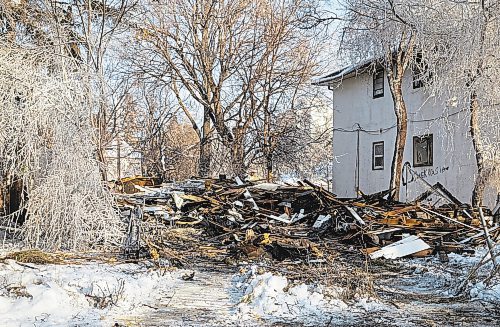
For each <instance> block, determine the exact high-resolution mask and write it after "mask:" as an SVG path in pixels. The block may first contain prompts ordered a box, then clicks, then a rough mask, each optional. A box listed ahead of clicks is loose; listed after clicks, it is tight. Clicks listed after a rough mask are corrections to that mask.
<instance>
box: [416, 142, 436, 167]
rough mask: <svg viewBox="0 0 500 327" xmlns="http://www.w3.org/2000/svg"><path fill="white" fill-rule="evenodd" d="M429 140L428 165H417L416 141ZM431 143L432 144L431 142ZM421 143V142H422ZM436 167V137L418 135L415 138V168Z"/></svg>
mask: <svg viewBox="0 0 500 327" xmlns="http://www.w3.org/2000/svg"><path fill="white" fill-rule="evenodd" d="M422 139H426V140H427V142H428V143H427V146H428V148H429V149H428V150H427V151H428V152H429V160H428V162H427V163H417V151H416V149H415V148H416V141H417V140H419V141H420V140H422ZM429 141H430V142H429ZM420 143H421V142H420ZM433 165H434V135H433V134H425V135H416V136H413V167H430V166H433Z"/></svg>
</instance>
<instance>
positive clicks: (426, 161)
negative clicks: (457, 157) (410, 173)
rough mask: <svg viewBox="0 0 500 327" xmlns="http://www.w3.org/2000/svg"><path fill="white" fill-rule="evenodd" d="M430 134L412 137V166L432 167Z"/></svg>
mask: <svg viewBox="0 0 500 327" xmlns="http://www.w3.org/2000/svg"><path fill="white" fill-rule="evenodd" d="M432 143H433V140H432V134H429V135H423V136H414V137H413V166H414V167H422V166H432V159H433V158H432V147H433V144H432Z"/></svg>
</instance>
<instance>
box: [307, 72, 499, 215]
mask: <svg viewBox="0 0 500 327" xmlns="http://www.w3.org/2000/svg"><path fill="white" fill-rule="evenodd" d="M315 84H316V85H320V86H328V88H329V89H330V90H332V91H333V112H334V115H333V126H334V133H333V152H334V162H333V168H332V172H333V192H334V193H336V194H337V195H338V196H340V197H355V196H356V195H357V190H360V191H362V192H363V193H365V194H369V193H376V192H379V191H383V190H386V189H388V188H389V183H390V176H391V174H390V171H391V163H392V157H393V152H394V142H395V137H396V117H395V114H394V109H393V108H394V107H393V100H392V96H391V92H390V89H389V85H388V82H387V78H386V74H385V72H384V70H383V69H377V70H375V71H374V69H373V65H372V63H365V64H364V65H359V66H353V67H348V68H345V69H342V70H339V71H336V72H334V73H332V74H329V75H327V76H324V77H322V78H320V79H319V80H317V81H316V82H315ZM403 96H404V98H405V101H406V106H407V110H408V120H409V121H408V136H407V141H406V148H405V153H404V158H403V163H407V164H406V166H407V168H408V167H409V168H410V169H405V170H403V174H402V175H403V176H402V177H403V180H402V184H401V193H400V199H401V200H402V201H412V200H414V199H415V198H416V197H417V196H419V195H420V194H422V193H423V192H425V191H428V190H429V188H430V185H436V183H438V182H439V183H440V185H441V187H444V188H445V189H447V190H448V191H449V192H450V193H451V194H452V195H454V196H455V197H456V198H458V199H459V200H460V201H461V202H463V203H470V201H471V195H472V190H473V188H474V180H475V175H476V174H477V166H476V161H475V156H474V148H473V144H472V138H471V136H470V133H469V119H468V113H467V112H464V111H463V110H462V111H461V110H460V109H459V108H455V107H453V105H450V106H449V107H447V108H444V107H443V105H441V104H438V103H437V102H436V101H434V100H432V99H429V98H428V96H426V95H425V94H424V92H423V88H422V84H421V83H420V82H419V81H418V80H414V79H413V74H412V73H411V71H408V72H407V73H406V74H405V76H404V87H403ZM443 109H447V110H443ZM444 115H445V116H444ZM434 199H435V200H438V197H435V198H434ZM495 199H496V194H494V192H493V190H492V189H487V198H486V199H485V200H486V204H487V205H489V206H493V205H494V203H495Z"/></svg>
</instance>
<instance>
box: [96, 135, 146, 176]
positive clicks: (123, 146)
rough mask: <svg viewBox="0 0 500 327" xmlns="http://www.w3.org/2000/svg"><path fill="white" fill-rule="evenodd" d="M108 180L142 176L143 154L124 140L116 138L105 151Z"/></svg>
mask: <svg viewBox="0 0 500 327" xmlns="http://www.w3.org/2000/svg"><path fill="white" fill-rule="evenodd" d="M104 156H105V161H106V168H107V178H108V180H109V181H111V180H118V179H120V178H123V177H130V176H138V175H142V155H141V152H140V151H139V150H137V149H135V148H134V147H133V146H131V145H130V144H129V143H128V142H126V141H125V140H123V139H122V138H119V137H118V138H115V139H114V140H113V141H111V143H110V144H109V146H107V147H106V149H105V154H104Z"/></svg>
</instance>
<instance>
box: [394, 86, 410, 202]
mask: <svg viewBox="0 0 500 327" xmlns="http://www.w3.org/2000/svg"><path fill="white" fill-rule="evenodd" d="M392 99H393V102H394V113H395V114H396V133H397V134H396V141H395V143H394V154H393V157H392V164H391V182H390V188H391V199H393V200H395V201H399V191H400V188H401V174H402V169H403V155H404V151H405V146H406V136H407V134H408V113H407V111H406V104H405V102H404V99H403V93H402V90H401V81H399V82H395V83H394V89H393V91H392Z"/></svg>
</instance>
